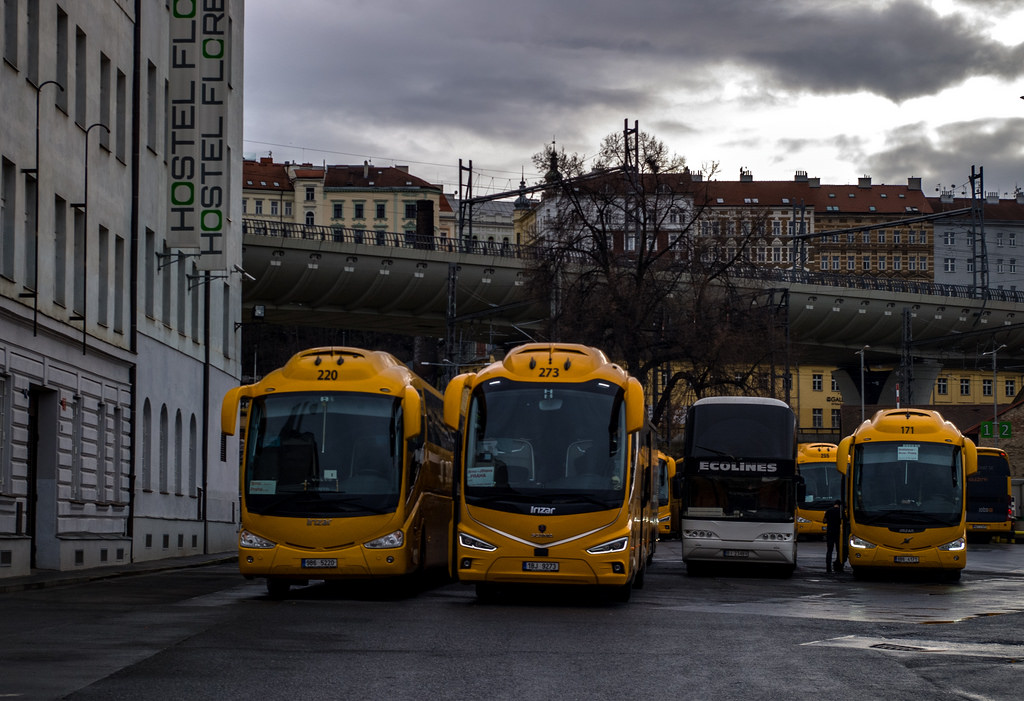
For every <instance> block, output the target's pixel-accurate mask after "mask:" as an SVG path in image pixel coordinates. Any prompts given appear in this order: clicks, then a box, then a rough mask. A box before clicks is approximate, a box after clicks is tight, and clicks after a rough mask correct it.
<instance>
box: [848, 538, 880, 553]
mask: <svg viewBox="0 0 1024 701" xmlns="http://www.w3.org/2000/svg"><path fill="white" fill-rule="evenodd" d="M850 547H851V548H860V549H861V550H870V549H871V548H877V547H878V546H877V545H875V544H874V543H869V542H868V541H866V540H864V539H863V538H858V537H857V536H855V535H852V536H850Z"/></svg>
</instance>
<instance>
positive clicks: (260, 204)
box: [253, 200, 263, 214]
mask: <svg viewBox="0 0 1024 701" xmlns="http://www.w3.org/2000/svg"><path fill="white" fill-rule="evenodd" d="M253 203H254V204H255V205H256V209H255V213H256V214H263V200H253Z"/></svg>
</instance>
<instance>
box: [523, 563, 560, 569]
mask: <svg viewBox="0 0 1024 701" xmlns="http://www.w3.org/2000/svg"><path fill="white" fill-rule="evenodd" d="M557 571H558V563H557V562H529V561H527V562H524V563H523V572H557Z"/></svg>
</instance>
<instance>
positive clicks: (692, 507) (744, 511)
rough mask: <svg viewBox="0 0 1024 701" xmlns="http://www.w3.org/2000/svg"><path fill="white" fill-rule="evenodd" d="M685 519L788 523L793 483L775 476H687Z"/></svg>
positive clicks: (790, 516)
mask: <svg viewBox="0 0 1024 701" xmlns="http://www.w3.org/2000/svg"><path fill="white" fill-rule="evenodd" d="M685 489H686V494H685V496H684V498H685V500H686V512H685V514H684V516H686V517H687V518H712V519H731V520H738V521H766V522H769V521H770V522H779V523H782V522H791V521H792V520H793V509H794V508H795V504H794V503H793V484H792V482H791V481H790V480H787V479H779V478H777V477H721V476H714V477H705V476H696V475H695V476H693V477H688V478H687V479H686V482H685Z"/></svg>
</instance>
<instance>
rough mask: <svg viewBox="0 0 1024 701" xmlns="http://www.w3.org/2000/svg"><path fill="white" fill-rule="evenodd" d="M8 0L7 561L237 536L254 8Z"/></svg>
mask: <svg viewBox="0 0 1024 701" xmlns="http://www.w3.org/2000/svg"><path fill="white" fill-rule="evenodd" d="M0 7H2V10H0V11H2V16H0V21H2V33H0V41H2V44H0V54H2V56H3V59H4V60H3V62H2V64H0V90H2V94H3V96H4V100H3V101H2V102H0V117H2V120H3V124H4V129H3V130H2V131H0V157H2V161H0V163H2V170H0V200H2V202H0V210H2V211H0V578H4V577H13V576H19V575H23V574H28V573H29V572H31V571H32V570H33V569H54V570H72V569H76V568H90V567H101V566H104V565H113V564H119V563H124V562H131V561H141V560H151V559H159V558H166V557H176V556H184V555H191V554H200V553H204V552H220V551H228V550H231V549H233V548H234V547H235V531H236V525H235V524H236V521H237V507H236V503H237V472H236V470H237V454H238V446H237V439H235V440H233V441H229V440H226V439H225V438H224V437H223V436H222V435H221V433H220V421H219V416H220V415H219V411H220V400H221V398H222V397H223V395H224V392H225V391H227V389H229V388H230V387H232V386H235V385H236V384H237V382H238V377H239V374H240V370H239V367H240V364H239V357H238V356H239V351H238V344H239V334H238V330H237V328H236V321H237V319H238V317H239V313H240V312H239V310H240V306H241V284H242V282H241V279H240V273H237V272H236V268H237V270H240V269H241V268H240V266H241V198H240V193H241V187H240V185H238V183H240V179H241V141H242V36H243V26H244V21H243V18H244V15H243V5H242V3H241V2H240V1H239V0H219V1H218V2H206V3H202V2H198V0H196V1H192V0H178V1H176V2H167V1H166V0H75V1H74V2H56V1H52V0H3V1H2V3H0ZM189 27H194V28H200V29H199V31H198V33H197V34H196V36H197V37H198V42H199V43H196V41H193V42H192V43H191V44H190V43H189V40H188V38H187V37H188V33H189ZM193 38H194V37H193ZM200 47H202V48H200ZM199 52H202V53H204V55H203V57H202V60H194V57H195V56H196V55H197V53H199ZM211 66H212V67H213V68H212V69H211ZM214 69H216V70H218V71H220V73H221V74H220V75H216V74H215V73H214V72H213V70H214ZM188 70H191V71H192V75H194V76H195V77H194V79H193V80H192V81H191V84H192V86H193V88H194V89H195V90H194V93H193V94H194V95H195V96H196V97H195V99H193V100H192V101H191V102H189V100H188V99H187V92H186V93H183V92H182V88H181V86H182V85H185V86H186V89H187V86H188V85H189V78H188ZM204 71H205V73H204ZM207 78H209V80H207ZM182 95H186V97H185V98H183V97H182ZM211 105H212V107H211ZM211 115H212V116H213V120H212V121H211V120H210V116H211ZM190 120H193V121H190ZM188 129H192V133H194V134H195V135H196V138H195V139H194V140H193V141H194V143H189V141H190V139H189V136H188V134H189V131H188ZM200 135H202V136H201V137H200ZM204 149H205V151H204ZM204 153H205V155H204ZM207 176H209V177H207ZM190 236H191V238H189V237H190Z"/></svg>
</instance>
